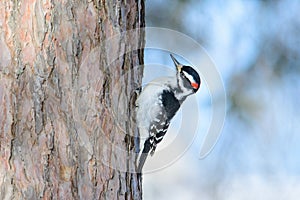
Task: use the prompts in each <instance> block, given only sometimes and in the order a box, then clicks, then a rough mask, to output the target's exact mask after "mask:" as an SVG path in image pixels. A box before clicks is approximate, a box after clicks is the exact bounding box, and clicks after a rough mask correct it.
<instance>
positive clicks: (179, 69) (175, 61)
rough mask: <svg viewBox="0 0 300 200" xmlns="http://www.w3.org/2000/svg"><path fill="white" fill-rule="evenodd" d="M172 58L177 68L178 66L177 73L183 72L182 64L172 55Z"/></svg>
mask: <svg viewBox="0 0 300 200" xmlns="http://www.w3.org/2000/svg"><path fill="white" fill-rule="evenodd" d="M170 56H171V58H172V60H173V62H174V64H175V66H176V68H177V71H179V72H181V68H182V64H180V63H179V62H178V61H177V60H176V59H175V57H174V56H173V55H172V54H170Z"/></svg>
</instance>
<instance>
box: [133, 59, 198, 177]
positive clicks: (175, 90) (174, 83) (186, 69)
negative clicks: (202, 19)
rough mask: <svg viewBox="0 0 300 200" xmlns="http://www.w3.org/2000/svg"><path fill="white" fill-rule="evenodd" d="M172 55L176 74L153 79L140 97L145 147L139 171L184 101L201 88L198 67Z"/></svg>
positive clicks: (140, 124)
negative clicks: (181, 61)
mask: <svg viewBox="0 0 300 200" xmlns="http://www.w3.org/2000/svg"><path fill="white" fill-rule="evenodd" d="M170 56H171V58H172V60H173V62H174V64H175V67H176V75H174V76H171V77H162V78H158V79H155V80H153V81H151V82H150V83H148V84H147V85H146V86H145V88H144V89H143V90H142V92H141V94H140V95H139V97H138V98H137V100H136V108H137V110H136V120H137V126H138V129H139V132H140V144H141V148H140V150H142V151H141V152H140V156H139V162H138V166H137V172H138V173H141V172H142V168H143V166H144V163H145V161H146V158H147V156H148V154H149V153H150V155H151V156H152V155H153V154H154V152H155V149H156V146H157V144H158V143H160V142H161V141H162V139H163V137H164V135H165V134H166V132H167V130H168V127H169V124H170V122H171V120H172V118H173V117H174V115H175V114H176V112H177V111H178V110H179V108H180V106H181V104H182V103H183V102H184V100H185V99H186V98H187V97H188V96H189V95H192V94H194V93H196V92H197V91H198V89H199V88H200V84H201V80H200V77H199V75H198V73H197V72H196V70H194V69H193V68H192V67H190V66H186V65H182V64H181V63H179V62H178V61H177V60H176V59H175V58H174V56H173V55H172V54H170Z"/></svg>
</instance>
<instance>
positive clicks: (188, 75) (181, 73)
mask: <svg viewBox="0 0 300 200" xmlns="http://www.w3.org/2000/svg"><path fill="white" fill-rule="evenodd" d="M170 56H171V58H172V60H173V62H174V64H175V66H176V71H177V79H178V84H179V86H181V87H185V88H187V89H192V91H193V92H194V93H196V92H197V91H198V89H199V88H200V84H201V80H200V77H199V74H198V73H197V72H196V70H194V69H193V68H192V67H190V66H186V65H182V64H181V63H179V62H178V61H177V60H176V59H175V58H174V56H173V55H172V54H170Z"/></svg>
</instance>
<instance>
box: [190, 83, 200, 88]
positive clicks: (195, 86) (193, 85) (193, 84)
mask: <svg viewBox="0 0 300 200" xmlns="http://www.w3.org/2000/svg"><path fill="white" fill-rule="evenodd" d="M191 85H192V87H193V88H194V89H198V87H199V84H198V83H191Z"/></svg>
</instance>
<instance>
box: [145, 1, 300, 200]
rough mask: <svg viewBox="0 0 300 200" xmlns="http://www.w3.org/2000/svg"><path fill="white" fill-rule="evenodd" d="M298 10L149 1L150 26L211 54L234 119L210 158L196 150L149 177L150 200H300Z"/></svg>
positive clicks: (293, 5)
mask: <svg viewBox="0 0 300 200" xmlns="http://www.w3.org/2000/svg"><path fill="white" fill-rule="evenodd" d="M299 10H300V1H294V0H282V1H254V0H252V1H199V0H177V1H174V0H152V1H147V2H146V23H147V26H152V27H164V28H169V29H173V30H176V31H179V32H182V33H185V34H187V35H188V36H190V37H191V38H194V39H195V40H197V41H198V42H199V43H200V44H201V45H202V46H203V47H204V48H205V49H206V50H207V52H208V54H209V55H210V56H211V58H212V59H213V61H214V62H215V64H216V67H217V68H218V70H219V71H220V74H221V76H222V78H223V81H224V84H225V88H226V94H227V117H226V122H225V125H224V130H223V133H222V136H221V138H220V140H219V141H218V143H217V145H216V147H215V148H214V150H213V152H212V153H211V154H210V155H209V156H208V157H207V158H205V159H204V160H199V159H198V158H197V153H198V150H199V149H196V150H194V151H193V150H192V151H191V152H190V151H189V152H188V153H187V155H185V156H184V158H182V159H180V160H179V161H178V162H177V163H175V164H174V165H173V166H171V167H169V168H167V169H166V170H163V171H161V172H157V173H153V174H150V175H146V176H145V186H144V188H145V194H144V196H145V199H154V198H155V199H183V198H184V199H207V200H209V199H222V200H223V199H230V200H231V199H264V200H265V199H298V198H299V196H300V179H299V178H300V156H299V154H300V133H299V131H300V123H299V121H300V101H299V100H300V99H299V97H300V12H299ZM146 57H147V55H146ZM195 154H196V155H195ZM157 159H159V158H157Z"/></svg>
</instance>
